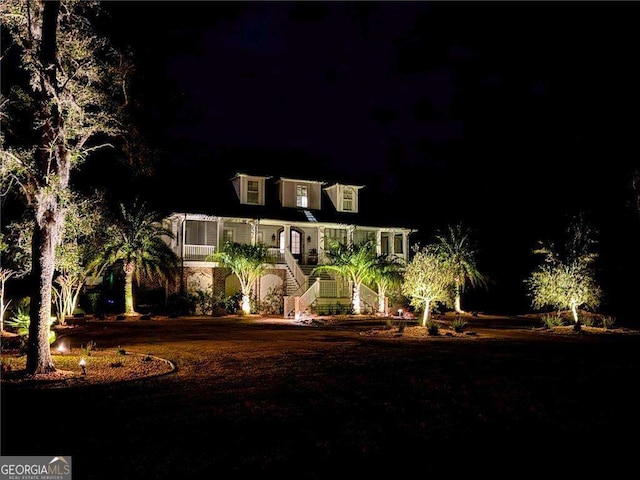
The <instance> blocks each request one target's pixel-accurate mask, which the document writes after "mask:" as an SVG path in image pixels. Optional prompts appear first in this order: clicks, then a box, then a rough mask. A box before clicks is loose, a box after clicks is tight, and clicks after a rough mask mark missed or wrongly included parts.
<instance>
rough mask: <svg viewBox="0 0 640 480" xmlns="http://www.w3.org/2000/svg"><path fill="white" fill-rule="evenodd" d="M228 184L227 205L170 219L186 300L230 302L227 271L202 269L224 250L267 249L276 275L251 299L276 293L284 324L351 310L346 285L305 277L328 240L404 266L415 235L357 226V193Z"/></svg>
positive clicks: (234, 287)
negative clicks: (326, 310)
mask: <svg viewBox="0 0 640 480" xmlns="http://www.w3.org/2000/svg"><path fill="white" fill-rule="evenodd" d="M230 183H231V186H232V187H233V188H230V189H229V193H230V197H231V198H229V201H228V202H225V204H223V205H217V206H216V207H215V208H214V209H212V211H211V212H210V213H207V214H204V213H189V212H184V213H179V212H175V213H172V214H171V215H170V216H168V218H167V219H166V223H167V225H168V226H170V228H171V230H172V231H173V233H174V234H175V239H174V240H173V241H171V245H172V247H173V249H174V251H175V252H176V253H177V255H178V257H179V258H180V260H181V265H182V268H181V278H180V281H181V285H180V288H181V289H182V291H183V292H187V293H190V292H194V291H196V290H201V291H209V289H212V293H213V294H216V293H220V292H225V294H227V295H229V294H232V293H235V292H237V291H238V290H239V284H238V280H237V277H236V276H235V275H234V274H232V273H231V272H230V271H229V269H227V268H223V267H222V266H221V265H218V264H217V263H215V262H210V261H207V259H208V258H210V257H209V256H210V254H212V253H214V252H216V251H217V250H218V249H219V248H222V246H223V245H224V244H225V243H226V242H239V243H252V244H255V243H258V242H260V243H263V244H266V245H268V246H269V253H270V262H271V263H272V265H273V268H270V269H268V270H267V271H266V272H265V273H264V275H263V276H262V277H261V279H260V280H259V281H258V282H257V283H258V284H257V285H255V286H254V296H255V300H256V301H258V302H261V301H263V300H264V299H265V298H266V297H267V296H268V295H269V294H270V292H271V294H272V293H273V292H274V291H277V290H280V292H281V293H282V295H283V297H282V302H283V312H284V316H285V317H287V318H290V317H294V316H297V315H299V314H301V313H303V312H305V311H309V310H310V309H312V308H317V309H318V310H320V309H322V307H323V306H325V307H326V306H332V305H345V306H348V305H349V304H350V296H351V290H350V285H349V284H348V282H346V281H344V280H343V279H341V278H337V277H334V276H330V275H327V274H323V275H319V276H314V278H311V277H310V274H311V272H312V270H313V268H314V267H315V266H316V265H317V264H318V263H322V262H324V261H325V256H324V253H325V246H328V245H329V243H330V239H335V240H338V241H340V242H343V243H360V242H363V241H365V240H372V241H374V242H375V244H376V248H377V252H378V254H389V255H395V256H398V257H401V258H402V259H404V260H407V259H408V255H409V240H410V239H409V237H410V235H411V234H412V233H413V232H414V230H412V229H410V228H403V227H400V226H392V225H387V226H380V225H378V226H376V225H370V224H368V223H362V221H361V216H360V212H361V208H360V207H361V205H360V197H361V195H360V193H361V189H362V188H363V186H362V185H344V184H341V183H334V184H327V183H326V182H322V181H317V180H304V179H297V178H285V177H281V178H273V177H268V176H259V175H248V174H244V173H238V174H236V175H235V176H234V177H233V178H231V181H230ZM234 193H235V195H234ZM378 217H380V215H378ZM378 217H376V218H378ZM380 223H383V219H382V218H380ZM361 298H362V299H361V302H362V305H361V306H362V311H368V312H372V311H375V310H377V306H378V299H377V295H376V293H375V292H373V291H372V290H370V289H368V288H366V287H365V288H364V292H362V293H361Z"/></svg>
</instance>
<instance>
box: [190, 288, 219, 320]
mask: <svg viewBox="0 0 640 480" xmlns="http://www.w3.org/2000/svg"><path fill="white" fill-rule="evenodd" d="M188 300H189V302H188V303H189V310H190V311H191V310H192V311H193V312H194V313H196V312H197V313H198V314H200V315H211V314H212V313H213V296H212V294H211V292H210V291H206V290H196V291H194V292H193V293H192V294H191V295H189V299H188Z"/></svg>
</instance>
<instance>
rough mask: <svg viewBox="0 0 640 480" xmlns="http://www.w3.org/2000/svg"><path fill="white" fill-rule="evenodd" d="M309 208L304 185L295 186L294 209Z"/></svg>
mask: <svg viewBox="0 0 640 480" xmlns="http://www.w3.org/2000/svg"><path fill="white" fill-rule="evenodd" d="M308 206H309V195H308V191H307V186H306V185H296V207H301V208H307V207H308Z"/></svg>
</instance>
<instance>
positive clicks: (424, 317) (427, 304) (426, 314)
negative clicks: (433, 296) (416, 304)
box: [422, 300, 431, 327]
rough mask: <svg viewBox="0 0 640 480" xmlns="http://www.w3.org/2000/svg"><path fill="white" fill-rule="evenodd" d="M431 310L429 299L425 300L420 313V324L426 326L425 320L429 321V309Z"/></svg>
mask: <svg viewBox="0 0 640 480" xmlns="http://www.w3.org/2000/svg"><path fill="white" fill-rule="evenodd" d="M430 310H431V301H430V300H425V302H424V312H423V313H422V326H423V327H426V326H427V322H428V321H429V313H430V312H429V311H430Z"/></svg>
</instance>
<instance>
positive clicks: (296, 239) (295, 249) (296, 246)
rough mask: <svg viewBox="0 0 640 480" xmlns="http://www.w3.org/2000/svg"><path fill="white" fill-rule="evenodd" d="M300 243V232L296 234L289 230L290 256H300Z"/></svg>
mask: <svg viewBox="0 0 640 480" xmlns="http://www.w3.org/2000/svg"><path fill="white" fill-rule="evenodd" d="M300 245H301V241H300V232H296V231H295V230H291V254H292V255H300V252H301V251H302V249H301V247H300Z"/></svg>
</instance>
